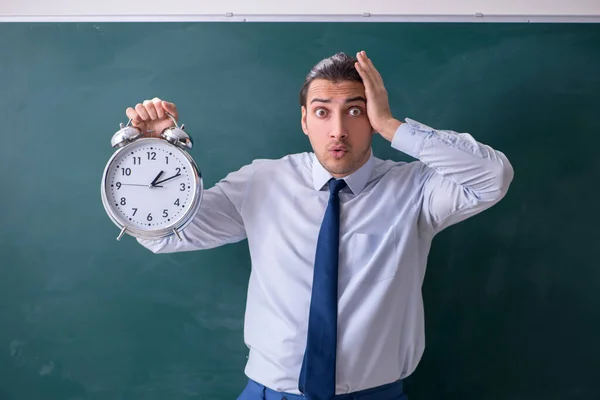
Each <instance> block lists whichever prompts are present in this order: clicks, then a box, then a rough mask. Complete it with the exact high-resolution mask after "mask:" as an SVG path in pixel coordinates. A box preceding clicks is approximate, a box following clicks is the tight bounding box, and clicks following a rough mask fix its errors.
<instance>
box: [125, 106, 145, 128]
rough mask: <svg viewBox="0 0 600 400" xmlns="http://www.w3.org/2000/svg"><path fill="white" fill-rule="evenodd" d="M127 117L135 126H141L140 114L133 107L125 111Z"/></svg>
mask: <svg viewBox="0 0 600 400" xmlns="http://www.w3.org/2000/svg"><path fill="white" fill-rule="evenodd" d="M125 115H127V118H129V119H130V120H131V122H133V124H134V125H139V124H140V123H141V122H142V120H141V119H140V117H139V115H138V113H137V112H136V111H135V110H134V109H133V108H132V107H128V108H127V110H125Z"/></svg>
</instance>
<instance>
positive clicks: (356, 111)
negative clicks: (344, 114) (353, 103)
mask: <svg viewBox="0 0 600 400" xmlns="http://www.w3.org/2000/svg"><path fill="white" fill-rule="evenodd" d="M348 114H350V115H352V116H353V117H357V116H359V115H360V114H362V110H361V109H360V108H358V107H352V108H351V109H350V110H348Z"/></svg>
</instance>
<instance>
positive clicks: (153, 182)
mask: <svg viewBox="0 0 600 400" xmlns="http://www.w3.org/2000/svg"><path fill="white" fill-rule="evenodd" d="M163 172H164V171H160V172H159V173H158V175H156V177H155V178H154V179H153V180H152V182H150V187H155V186H156V183H157V182H156V181H157V180H158V178H160V176H161V175H162V174H163Z"/></svg>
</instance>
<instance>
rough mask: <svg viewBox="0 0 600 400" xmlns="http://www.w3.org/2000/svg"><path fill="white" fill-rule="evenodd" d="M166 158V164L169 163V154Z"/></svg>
mask: <svg viewBox="0 0 600 400" xmlns="http://www.w3.org/2000/svg"><path fill="white" fill-rule="evenodd" d="M165 159H166V164H168V163H169V156H165Z"/></svg>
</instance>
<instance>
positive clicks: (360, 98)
mask: <svg viewBox="0 0 600 400" xmlns="http://www.w3.org/2000/svg"><path fill="white" fill-rule="evenodd" d="M353 101H362V102H365V103H366V102H367V99H365V98H364V97H362V96H356V97H351V98H349V99H346V101H345V103H352V102H353Z"/></svg>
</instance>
